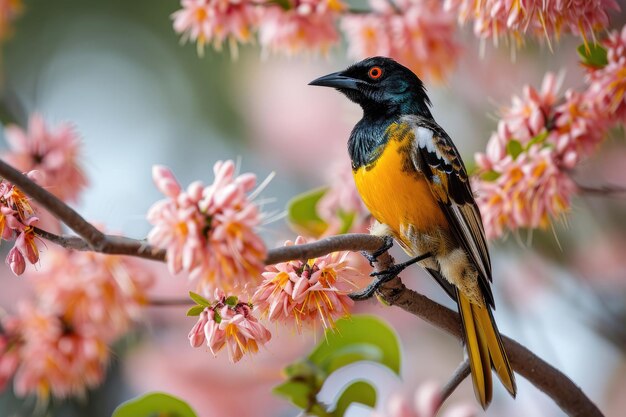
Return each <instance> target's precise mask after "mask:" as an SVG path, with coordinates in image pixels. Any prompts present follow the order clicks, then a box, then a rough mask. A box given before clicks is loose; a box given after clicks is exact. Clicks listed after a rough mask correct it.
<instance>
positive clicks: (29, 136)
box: [3, 113, 87, 201]
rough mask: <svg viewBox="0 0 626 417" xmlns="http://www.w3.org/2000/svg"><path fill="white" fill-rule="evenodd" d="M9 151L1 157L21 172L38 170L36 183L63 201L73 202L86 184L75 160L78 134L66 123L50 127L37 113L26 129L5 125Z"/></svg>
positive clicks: (78, 148)
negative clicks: (38, 175) (38, 179)
mask: <svg viewBox="0 0 626 417" xmlns="http://www.w3.org/2000/svg"><path fill="white" fill-rule="evenodd" d="M5 136H6V139H7V142H8V144H9V149H10V151H9V152H6V153H4V155H3V158H5V159H6V161H7V162H8V163H9V164H11V165H13V166H14V167H15V168H17V169H19V170H21V171H31V170H38V171H39V174H40V181H38V182H39V185H41V186H43V187H45V188H46V189H47V190H48V191H50V192H51V193H53V194H54V195H56V196H57V197H59V198H60V199H62V200H65V201H76V200H77V199H78V196H79V194H80V192H81V191H82V190H83V189H84V188H85V187H86V186H87V178H86V177H85V174H84V173H83V170H82V168H81V167H80V165H79V163H78V158H79V156H80V144H81V141H80V137H79V136H78V134H77V133H76V131H75V130H74V128H73V127H72V126H71V125H70V124H69V123H62V124H60V125H59V126H57V127H56V128H54V129H49V128H48V127H46V124H45V122H44V120H43V117H42V116H41V115H40V114H37V113H34V114H32V115H31V116H30V120H29V122H28V129H27V130H23V129H22V128H21V127H18V126H15V125H10V126H8V127H7V128H5Z"/></svg>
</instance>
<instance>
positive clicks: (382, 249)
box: [361, 236, 393, 267]
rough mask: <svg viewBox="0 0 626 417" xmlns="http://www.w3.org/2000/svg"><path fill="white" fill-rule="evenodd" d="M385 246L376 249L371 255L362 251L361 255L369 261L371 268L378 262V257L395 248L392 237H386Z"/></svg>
mask: <svg viewBox="0 0 626 417" xmlns="http://www.w3.org/2000/svg"><path fill="white" fill-rule="evenodd" d="M383 239H384V242H383V245H382V246H381V247H380V248H378V249H376V250H375V251H374V252H372V253H370V252H367V251H361V255H363V256H365V258H366V259H367V260H368V261H369V263H370V266H371V267H373V266H374V263H376V262H377V261H378V257H379V256H380V255H382V254H383V253H385V252H387V251H388V250H389V249H391V247H392V246H393V238H392V237H391V236H384V237H383Z"/></svg>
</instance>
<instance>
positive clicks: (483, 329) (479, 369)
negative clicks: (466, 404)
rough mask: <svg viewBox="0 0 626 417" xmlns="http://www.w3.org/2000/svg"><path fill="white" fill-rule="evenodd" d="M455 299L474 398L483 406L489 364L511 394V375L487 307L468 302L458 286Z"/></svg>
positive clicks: (488, 393)
mask: <svg viewBox="0 0 626 417" xmlns="http://www.w3.org/2000/svg"><path fill="white" fill-rule="evenodd" d="M457 301H458V304H459V312H460V313H461V320H462V322H463V331H464V333H465V343H466V346H467V354H468V356H469V362H470V369H471V371H472V382H473V383H474V393H475V394H476V399H477V400H478V402H480V404H481V405H482V407H483V408H485V409H486V408H487V406H489V403H490V402H491V397H492V388H493V386H492V383H491V368H492V367H493V369H494V370H495V371H496V374H497V375H498V378H499V379H500V381H501V382H502V384H503V385H504V386H505V388H506V389H507V390H508V391H509V392H510V393H511V395H512V396H513V397H515V393H516V391H517V388H516V386H515V376H514V374H513V371H512V369H511V365H510V364H509V360H508V359H507V357H506V353H505V351H504V346H503V345H502V340H501V338H500V333H499V332H498V328H497V327H496V323H495V321H494V319H493V315H492V314H491V311H490V309H489V307H487V306H485V307H480V306H478V305H476V304H472V303H470V301H469V299H468V298H467V297H466V296H465V295H463V294H462V293H461V292H459V291H458V290H457Z"/></svg>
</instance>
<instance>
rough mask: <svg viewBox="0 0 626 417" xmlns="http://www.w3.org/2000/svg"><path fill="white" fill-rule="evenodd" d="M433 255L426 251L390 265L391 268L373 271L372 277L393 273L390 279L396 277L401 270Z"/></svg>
mask: <svg viewBox="0 0 626 417" xmlns="http://www.w3.org/2000/svg"><path fill="white" fill-rule="evenodd" d="M431 256H432V254H431V253H430V252H426V253H425V254H423V255H420V256H416V257H415V258H412V259H409V260H408V261H406V262H402V263H400V264H395V265H392V266H390V267H389V268H387V269H385V270H384V271H376V272H372V273H371V274H370V276H371V277H382V276H386V275H391V276H392V277H391V278H389V279H392V278H394V277H396V276H397V275H398V274H399V273H400V272H402V271H404V270H405V269H406V268H407V267H409V266H411V265H413V264H414V263H417V262H419V261H423V260H424V259H427V258H430V257H431Z"/></svg>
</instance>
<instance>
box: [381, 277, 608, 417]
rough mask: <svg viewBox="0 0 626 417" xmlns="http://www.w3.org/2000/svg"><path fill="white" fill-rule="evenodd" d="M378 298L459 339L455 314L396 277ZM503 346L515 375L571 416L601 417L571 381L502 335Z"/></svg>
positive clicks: (459, 325) (457, 319)
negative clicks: (411, 288)
mask: <svg viewBox="0 0 626 417" xmlns="http://www.w3.org/2000/svg"><path fill="white" fill-rule="evenodd" d="M379 295H380V297H381V298H382V300H383V301H384V302H386V303H387V304H390V305H396V306H398V307H400V308H401V309H403V310H405V311H407V312H409V313H411V314H413V315H416V316H418V317H420V318H421V319H423V320H425V321H427V322H428V323H430V324H432V325H433V326H435V327H438V328H440V329H442V330H444V331H445V332H447V333H449V334H451V335H453V336H454V337H456V338H457V339H459V340H462V338H463V334H462V330H461V322H460V318H459V315H458V313H456V312H454V311H452V310H450V309H449V308H447V307H444V306H442V305H440V304H438V303H436V302H434V301H432V300H431V299H429V298H428V297H426V296H423V295H421V294H418V293H416V292H415V291H412V290H409V289H408V288H406V287H405V286H404V284H402V281H401V280H400V279H399V278H395V279H393V280H391V281H390V282H388V283H387V284H385V285H383V286H382V287H381V289H380V290H379ZM502 339H503V341H504V347H505V349H506V352H507V355H508V357H509V360H510V362H511V366H512V367H513V369H514V370H515V372H516V373H518V374H519V375H521V376H523V377H524V378H526V379H527V380H528V381H530V382H531V383H532V384H533V385H534V386H535V387H537V388H538V389H539V390H541V391H543V392H544V393H545V394H546V395H548V396H549V397H550V398H552V399H553V400H554V402H555V403H556V404H557V405H558V406H559V407H560V408H561V410H563V411H564V412H565V413H567V415H569V416H571V417H602V415H603V414H602V412H601V411H600V410H599V409H598V407H597V406H596V405H595V404H594V403H593V402H592V401H591V400H590V399H589V398H588V397H587V396H586V395H585V393H584V392H583V391H582V390H581V389H580V388H579V387H578V386H577V385H576V384H574V382H572V380H570V379H569V378H568V377H567V376H565V375H564V374H563V373H562V372H561V371H559V370H558V369H556V368H555V367H553V366H552V365H550V364H549V363H547V362H546V361H544V360H543V359H541V358H539V357H538V356H536V355H535V354H534V353H532V352H531V351H530V350H528V349H526V348H525V347H524V346H522V345H520V344H519V343H517V342H516V341H515V340H513V339H510V338H508V337H506V336H504V335H503V336H502Z"/></svg>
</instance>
